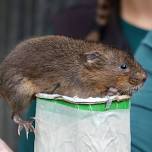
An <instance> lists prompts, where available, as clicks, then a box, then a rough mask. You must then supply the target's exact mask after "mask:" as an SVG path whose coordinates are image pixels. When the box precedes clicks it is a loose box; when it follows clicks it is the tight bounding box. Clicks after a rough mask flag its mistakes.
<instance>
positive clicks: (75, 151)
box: [35, 94, 130, 152]
mask: <svg viewBox="0 0 152 152" xmlns="http://www.w3.org/2000/svg"><path fill="white" fill-rule="evenodd" d="M57 96H58V95H57ZM57 96H56V95H46V94H39V95H37V106H36V134H35V152H130V109H129V101H128V100H126V101H123V102H121V101H119V102H114V103H112V105H111V109H109V110H105V103H99V101H100V102H104V100H105V98H104V100H103V99H101V98H100V100H99V98H90V99H88V100H86V103H87V104H85V101H84V100H81V99H80V100H79V98H72V99H71V98H69V97H64V96H58V99H57ZM53 98H56V99H53ZM97 99H98V100H97ZM65 100H66V101H65ZM95 100H96V101H95ZM67 101H68V102H67ZM90 101H91V102H90ZM69 102H71V103H69ZM75 102H76V103H75ZM89 102H90V103H89ZM94 102H95V103H96V104H95V103H94ZM97 102H98V103H97Z"/></svg>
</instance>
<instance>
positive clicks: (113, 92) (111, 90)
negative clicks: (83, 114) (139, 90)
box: [107, 87, 120, 96]
mask: <svg viewBox="0 0 152 152" xmlns="http://www.w3.org/2000/svg"><path fill="white" fill-rule="evenodd" d="M114 95H120V93H119V92H118V89H116V88H113V87H110V88H109V90H108V92H107V96H114Z"/></svg>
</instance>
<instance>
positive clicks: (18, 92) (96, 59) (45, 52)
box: [0, 36, 145, 113]
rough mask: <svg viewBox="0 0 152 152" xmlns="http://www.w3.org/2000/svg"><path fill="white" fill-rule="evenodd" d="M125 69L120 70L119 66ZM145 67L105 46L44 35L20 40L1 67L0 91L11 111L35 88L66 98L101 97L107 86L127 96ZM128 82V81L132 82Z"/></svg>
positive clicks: (23, 103) (25, 101) (27, 99)
mask: <svg viewBox="0 0 152 152" xmlns="http://www.w3.org/2000/svg"><path fill="white" fill-rule="evenodd" d="M124 63H126V64H127V65H128V68H127V69H126V70H122V69H121V68H120V66H121V64H124ZM144 75H145V73H144V71H143V70H142V68H141V66H140V65H139V64H137V63H136V62H135V61H134V60H133V58H132V57H131V56H130V55H128V54H126V53H124V52H122V51H120V50H117V49H114V48H111V47H108V46H105V45H103V44H96V43H89V42H85V41H82V40H73V39H71V38H66V37H63V36H45V37H38V38H33V39H29V40H26V41H24V42H22V43H20V44H19V45H18V46H17V47H16V48H15V49H14V50H13V51H12V52H11V53H10V54H9V55H8V56H7V57H6V59H5V60H4V61H3V63H2V64H1V66H0V94H1V95H2V96H3V97H4V99H5V100H7V101H8V103H9V105H10V106H11V107H12V110H13V112H14V113H17V112H19V111H21V110H22V109H23V108H24V107H26V106H27V104H29V103H30V101H31V100H32V98H33V97H34V95H35V94H36V93H38V92H45V90H47V91H48V92H49V91H50V92H51V90H52V89H53V86H54V84H56V83H59V84H60V87H59V88H57V90H56V91H55V93H58V94H63V95H67V96H79V97H82V98H86V97H89V96H92V97H95V96H104V95H106V94H107V91H108V89H109V88H110V87H116V88H117V89H118V90H119V91H120V92H121V93H125V94H128V93H129V90H131V89H132V87H134V86H137V85H139V84H141V83H142V82H143V79H144ZM130 82H131V83H130Z"/></svg>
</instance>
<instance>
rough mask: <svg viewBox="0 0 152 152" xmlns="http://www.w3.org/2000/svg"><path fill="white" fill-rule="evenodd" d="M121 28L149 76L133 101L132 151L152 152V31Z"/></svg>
mask: <svg viewBox="0 0 152 152" xmlns="http://www.w3.org/2000/svg"><path fill="white" fill-rule="evenodd" d="M121 27H122V30H123V33H124V35H125V37H126V39H127V41H128V43H129V45H130V48H131V49H132V53H133V55H134V57H135V59H136V60H137V61H138V62H139V63H140V64H141V65H142V66H143V68H144V69H145V71H146V73H147V76H148V77H147V80H146V82H145V84H144V86H143V87H142V88H141V89H140V90H139V91H138V92H136V93H135V94H134V95H133V97H132V99H131V102H132V106H131V138H132V139H131V140H132V142H131V151H132V152H152V31H151V32H148V31H146V30H142V29H139V28H137V27H134V26H132V25H130V24H128V23H126V22H124V21H121Z"/></svg>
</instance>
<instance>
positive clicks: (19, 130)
mask: <svg viewBox="0 0 152 152" xmlns="http://www.w3.org/2000/svg"><path fill="white" fill-rule="evenodd" d="M22 129H23V126H21V125H18V135H19V136H20V133H21V130H22Z"/></svg>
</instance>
